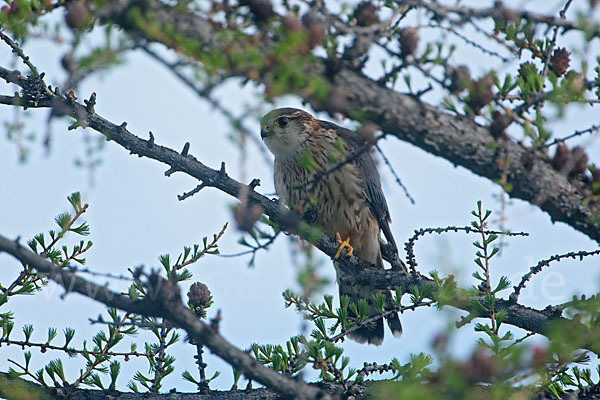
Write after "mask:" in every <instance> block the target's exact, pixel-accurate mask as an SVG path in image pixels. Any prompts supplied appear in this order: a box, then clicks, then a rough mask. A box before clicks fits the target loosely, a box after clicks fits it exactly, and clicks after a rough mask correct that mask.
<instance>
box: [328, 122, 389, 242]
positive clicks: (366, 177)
mask: <svg viewBox="0 0 600 400" xmlns="http://www.w3.org/2000/svg"><path fill="white" fill-rule="evenodd" d="M331 126H333V127H335V128H336V130H337V133H338V135H339V136H340V137H341V138H342V139H343V140H344V141H345V142H346V143H348V145H349V146H348V147H349V148H350V151H351V152H354V151H360V149H361V148H362V146H363V145H364V144H363V142H362V141H361V139H360V137H359V136H358V135H357V134H356V133H354V132H352V131H350V130H348V129H345V128H341V127H339V126H337V125H335V124H331ZM355 164H356V166H357V167H358V170H359V171H360V173H361V175H362V178H363V182H364V187H365V193H366V195H367V202H368V203H369V206H370V207H371V211H372V212H373V214H374V215H375V218H377V221H378V222H379V227H380V228H381V230H382V231H383V234H384V235H385V238H386V240H387V241H388V243H390V244H392V245H393V246H394V248H397V247H396V241H395V240H394V236H393V235H392V230H391V229H390V222H391V221H392V219H391V216H390V210H389V209H388V205H387V201H386V200H385V195H384V194H383V190H382V189H381V180H380V179H379V172H377V167H376V166H375V161H373V157H371V153H370V152H369V150H368V149H367V150H365V151H363V153H362V154H361V155H360V156H359V157H358V158H357V159H356V161H355Z"/></svg>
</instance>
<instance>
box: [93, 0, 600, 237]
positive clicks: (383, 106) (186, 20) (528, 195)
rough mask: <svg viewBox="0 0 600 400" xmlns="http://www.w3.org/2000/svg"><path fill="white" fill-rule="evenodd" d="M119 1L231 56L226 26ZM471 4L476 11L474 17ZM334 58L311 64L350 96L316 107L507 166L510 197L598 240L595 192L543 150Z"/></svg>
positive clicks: (113, 12) (493, 168) (461, 12)
mask: <svg viewBox="0 0 600 400" xmlns="http://www.w3.org/2000/svg"><path fill="white" fill-rule="evenodd" d="M413 3H415V4H413V5H414V6H423V7H425V8H428V9H429V10H430V11H432V12H434V13H437V14H439V15H442V16H444V17H445V16H448V15H449V14H454V15H458V16H460V17H462V18H467V17H471V16H472V17H476V18H486V17H489V18H494V17H498V16H499V15H500V14H501V13H502V9H500V8H482V9H467V8H460V7H446V6H441V5H439V4H438V3H435V2H422V1H414V2H413ZM116 4H118V6H113V7H112V8H110V9H103V10H102V17H103V18H105V19H107V20H111V21H114V22H116V23H117V24H119V25H121V26H122V28H123V29H125V30H127V31H128V32H129V33H131V34H133V35H134V36H142V37H144V38H145V39H146V40H149V41H152V42H161V43H163V44H165V45H166V46H171V47H173V44H172V43H170V41H169V40H164V38H162V37H156V35H154V34H153V32H154V30H144V29H143V28H140V26H139V25H135V26H134V25H132V24H131V22H130V21H131V20H130V19H128V18H126V14H127V10H129V9H130V8H129V7H125V5H129V6H133V5H136V6H138V7H140V8H141V9H143V10H145V11H146V12H147V13H148V14H150V15H152V18H153V21H155V22H156V23H157V24H159V25H161V24H168V25H169V26H170V27H172V28H173V29H174V30H175V31H176V32H177V33H178V34H181V35H183V36H184V37H186V38H187V39H189V40H191V41H196V42H198V43H199V47H200V48H201V50H200V51H201V52H206V53H211V52H215V51H219V50H223V52H224V54H227V51H226V48H225V46H226V45H225V44H223V43H220V42H219V40H218V39H217V38H218V37H219V32H220V29H221V28H220V27H219V26H218V25H216V24H214V23H212V22H211V21H209V20H207V19H205V18H203V17H202V16H200V15H197V14H191V13H189V14H182V13H178V12H175V11H174V10H173V9H172V7H170V6H168V5H166V4H164V3H160V2H157V1H155V0H146V1H144V2H143V3H141V2H139V1H137V0H130V1H128V0H121V1H120V2H119V3H116ZM465 10H470V11H469V14H468V15H466V14H465V12H466V11H465ZM521 14H522V17H523V18H531V19H533V20H535V21H540V22H543V23H547V24H551V25H555V26H561V27H564V28H565V29H574V28H575V27H576V26H575V25H574V24H573V23H572V22H569V21H566V20H564V19H560V18H553V17H544V16H541V15H537V14H533V13H528V12H522V13H521ZM256 39H257V40H256V42H259V43H260V46H261V51H262V52H263V53H264V54H270V53H271V52H272V51H273V47H274V42H273V41H272V40H271V39H270V38H269V37H267V36H261V37H258V38H256ZM250 42H251V41H250ZM250 42H249V43H250ZM222 47H223V48H222ZM333 64H338V65H337V66H336V67H334V68H332V67H331V65H332V63H331V60H325V59H316V61H315V63H314V64H313V65H312V66H306V68H307V69H308V71H307V72H308V73H309V74H312V75H313V76H314V75H315V74H318V75H321V76H323V77H324V78H325V79H327V80H329V81H330V83H331V84H332V86H333V88H336V89H337V90H335V92H336V95H337V96H341V97H345V98H340V99H336V101H335V105H334V106H332V105H331V104H322V103H319V102H317V101H315V100H314V99H313V98H311V97H310V96H309V95H305V100H307V101H309V102H311V103H312V105H313V107H314V108H315V109H317V110H326V111H328V112H330V113H333V112H339V113H342V114H344V115H345V116H347V117H349V118H352V117H353V116H354V115H355V112H356V110H361V112H364V116H365V117H366V118H368V119H370V120H372V121H373V122H376V123H377V124H379V125H380V126H381V127H382V129H383V131H384V132H386V133H389V134H392V135H394V136H395V137H397V138H399V139H401V140H404V141H407V142H409V143H412V144H414V145H415V146H418V147H420V148H422V149H423V150H425V151H427V152H430V153H432V154H435V155H437V156H440V157H443V158H445V159H447V160H448V161H450V162H451V163H453V164H454V165H460V166H463V167H465V168H467V169H468V170H470V171H472V172H473V173H475V174H477V175H480V176H483V177H486V178H488V179H490V180H497V179H499V178H500V177H501V176H502V175H503V173H504V172H506V174H507V178H508V183H510V184H511V186H512V190H511V191H510V193H509V195H510V196H512V197H514V198H518V199H522V200H525V201H527V202H529V203H531V204H534V205H537V206H538V207H540V208H541V209H542V210H544V211H546V212H547V213H548V214H549V215H550V218H551V219H552V220H553V221H561V222H564V223H567V224H569V225H570V226H572V227H573V228H575V229H577V230H579V231H580V232H582V233H584V234H586V235H588V236H589V237H590V238H592V239H594V240H596V241H598V242H600V227H599V226H598V225H597V224H595V223H594V222H593V221H594V218H593V217H594V216H595V215H600V206H599V205H598V204H597V203H594V202H586V201H585V200H586V197H587V196H589V195H590V193H589V189H586V188H585V187H584V185H583V184H580V182H577V181H575V180H574V179H568V178H567V177H565V176H564V175H561V174H560V173H558V172H557V171H555V170H554V169H553V168H552V166H551V165H550V163H549V162H548V160H547V157H546V156H545V155H544V154H542V153H535V152H533V151H532V150H529V149H526V148H524V147H522V146H521V145H519V144H517V143H515V142H513V141H510V140H504V141H501V142H497V141H495V140H494V138H493V137H492V136H491V135H490V133H489V132H488V130H487V128H485V127H482V126H480V125H477V124H476V123H475V122H474V121H472V120H470V119H468V118H465V117H462V116H455V115H450V114H447V113H445V112H442V111H440V110H438V109H436V108H434V107H432V106H430V105H428V104H426V103H423V102H422V101H420V100H418V99H416V98H414V97H411V96H407V95H403V94H400V93H397V92H395V91H393V90H390V89H388V88H387V87H385V86H382V85H380V84H378V83H376V82H374V81H373V80H371V79H369V78H367V77H366V76H365V75H364V74H363V73H362V72H361V71H360V70H357V69H354V68H352V67H349V66H346V64H344V63H343V62H340V61H337V62H334V63H333ZM347 65H351V63H349V64H347ZM226 74H234V75H235V74H238V75H240V76H244V77H246V76H245V75H246V71H238V72H236V71H235V70H232V71H228V72H227V73H226ZM259 79H261V78H259ZM333 88H332V89H333ZM332 107H335V109H333V108H332Z"/></svg>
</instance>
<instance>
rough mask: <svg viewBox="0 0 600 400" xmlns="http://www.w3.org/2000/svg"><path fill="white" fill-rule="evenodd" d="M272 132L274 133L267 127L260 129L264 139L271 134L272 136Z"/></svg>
mask: <svg viewBox="0 0 600 400" xmlns="http://www.w3.org/2000/svg"><path fill="white" fill-rule="evenodd" d="M272 134H273V131H269V130H266V129H261V130H260V137H261V138H262V139H264V138H266V137H269V136H271V135H272Z"/></svg>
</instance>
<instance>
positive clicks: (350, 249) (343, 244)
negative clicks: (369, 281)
mask: <svg viewBox="0 0 600 400" xmlns="http://www.w3.org/2000/svg"><path fill="white" fill-rule="evenodd" d="M335 241H336V242H338V243H339V245H340V247H338V250H337V252H336V253H335V257H333V259H334V260H337V259H338V258H339V257H340V254H341V253H342V250H343V249H344V247H345V248H346V249H347V252H348V257H350V256H351V255H352V252H353V251H354V248H353V247H352V246H350V236H348V237H347V238H346V240H344V241H342V238H341V236H340V233H339V232H336V234H335Z"/></svg>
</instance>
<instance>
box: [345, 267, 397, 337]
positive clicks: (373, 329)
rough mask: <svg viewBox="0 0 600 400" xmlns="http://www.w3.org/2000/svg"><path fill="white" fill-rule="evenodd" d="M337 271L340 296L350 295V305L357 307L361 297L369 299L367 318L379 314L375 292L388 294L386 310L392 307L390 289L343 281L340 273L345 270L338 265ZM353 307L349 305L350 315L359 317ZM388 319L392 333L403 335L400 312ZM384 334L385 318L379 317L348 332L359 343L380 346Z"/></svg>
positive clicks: (390, 315) (392, 314) (385, 304)
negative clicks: (379, 288)
mask: <svg viewBox="0 0 600 400" xmlns="http://www.w3.org/2000/svg"><path fill="white" fill-rule="evenodd" d="M334 264H335V263H334ZM336 272H337V275H338V285H339V289H340V298H341V297H342V296H348V297H349V299H350V302H349V304H350V305H351V304H356V305H357V308H358V302H359V300H360V299H365V300H367V303H368V308H367V312H366V315H367V318H371V317H373V316H375V315H377V314H378V311H377V309H376V308H375V306H374V305H373V303H372V300H371V298H372V296H373V294H376V293H384V294H385V295H386V301H385V303H384V310H386V309H390V308H391V307H392V306H391V299H392V293H391V292H390V291H389V290H374V289H372V288H370V287H368V286H361V285H353V284H347V283H343V282H342V280H341V279H339V278H340V273H343V272H342V271H341V270H340V269H339V268H337V266H336ZM353 308H354V307H351V306H349V307H348V315H349V316H350V317H353V318H357V317H358V316H357V315H356V314H355V313H354V312H353V311H352V309H353ZM386 320H387V324H388V327H389V328H390V330H391V331H392V335H394V336H395V337H400V335H402V324H401V323H400V318H399V317H398V313H397V312H394V313H391V314H389V315H388V316H387V317H386ZM383 336H384V327H383V318H379V319H377V320H376V321H374V322H373V323H370V324H367V325H365V326H361V327H360V328H358V329H357V330H354V331H353V332H351V333H349V334H348V337H350V339H352V340H355V341H357V342H359V343H367V342H368V343H369V344H374V345H376V346H379V345H380V344H381V343H383Z"/></svg>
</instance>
